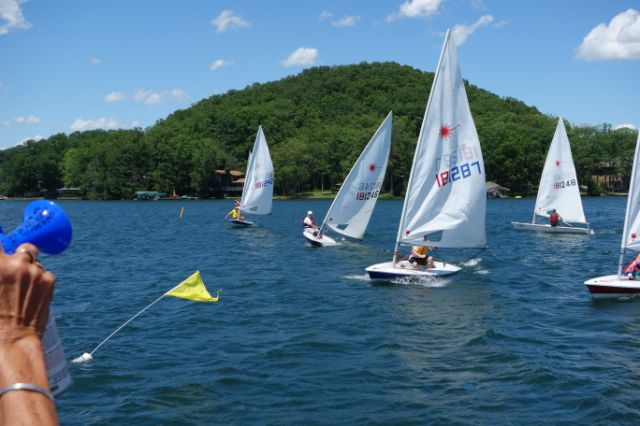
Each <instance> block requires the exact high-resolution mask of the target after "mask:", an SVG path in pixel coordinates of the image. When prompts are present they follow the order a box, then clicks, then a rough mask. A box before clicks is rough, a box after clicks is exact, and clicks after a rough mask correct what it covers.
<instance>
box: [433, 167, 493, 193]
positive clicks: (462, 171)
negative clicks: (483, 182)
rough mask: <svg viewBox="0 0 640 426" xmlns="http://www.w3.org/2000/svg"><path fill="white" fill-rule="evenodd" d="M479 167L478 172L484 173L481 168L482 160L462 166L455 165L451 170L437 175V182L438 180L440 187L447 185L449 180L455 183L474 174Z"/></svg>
mask: <svg viewBox="0 0 640 426" xmlns="http://www.w3.org/2000/svg"><path fill="white" fill-rule="evenodd" d="M476 169H477V171H478V174H479V175H481V174H482V169H480V162H479V161H474V162H473V163H465V164H461V165H460V166H453V167H452V168H451V169H450V170H445V171H444V172H441V173H438V174H437V175H436V182H438V188H440V187H443V186H445V185H446V184H448V183H449V182H451V183H453V182H455V181H457V180H460V179H466V178H468V177H469V176H471V175H472V174H473V172H474V171H475V170H476Z"/></svg>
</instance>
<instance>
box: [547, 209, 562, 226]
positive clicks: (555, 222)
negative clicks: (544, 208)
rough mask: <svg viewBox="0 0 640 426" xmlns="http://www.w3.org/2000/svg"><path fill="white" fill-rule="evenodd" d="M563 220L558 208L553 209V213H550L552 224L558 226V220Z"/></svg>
mask: <svg viewBox="0 0 640 426" xmlns="http://www.w3.org/2000/svg"><path fill="white" fill-rule="evenodd" d="M561 220H562V216H560V215H559V214H558V212H557V211H556V209H553V210H551V214H550V215H549V223H550V224H551V226H558V222H559V221H561Z"/></svg>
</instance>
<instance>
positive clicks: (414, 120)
mask: <svg viewBox="0 0 640 426" xmlns="http://www.w3.org/2000/svg"><path fill="white" fill-rule="evenodd" d="M432 80H433V73H425V72H422V71H419V70H416V69H414V68H411V67H408V66H402V65H398V64H396V63H388V62H387V63H361V64H358V65H347V66H336V67H316V68H311V69H307V70H305V71H303V72H301V73H300V74H298V75H296V76H291V77H287V78H284V79H282V80H279V81H275V82H270V83H265V84H253V85H251V86H249V87H247V88H245V89H243V90H231V91H229V92H227V93H225V94H222V95H215V96H211V97H209V98H207V99H203V100H201V101H200V102H198V103H196V104H195V105H193V106H192V107H190V108H188V109H185V110H179V111H176V112H174V113H173V114H171V115H170V116H168V117H167V118H166V119H164V120H161V121H159V122H158V123H156V124H155V125H154V126H152V127H149V128H148V129H146V130H141V129H135V130H117V131H102V130H98V131H87V132H76V133H72V134H70V135H65V134H57V135H54V136H51V137H49V138H48V139H45V140H42V141H39V142H34V141H29V142H27V143H25V144H23V145H21V146H18V147H15V148H11V149H8V150H5V151H2V152H0V161H1V162H2V163H1V165H0V185H1V186H0V191H1V192H0V193H5V194H7V195H23V194H25V193H34V192H39V191H43V190H45V191H49V192H48V193H49V194H52V193H54V192H55V189H56V188H60V187H62V186H66V187H80V188H83V190H85V191H86V195H87V196H88V197H90V198H108V199H120V198H131V196H132V195H133V193H134V192H135V191H138V190H157V191H161V192H170V191H172V190H173V189H175V191H176V192H177V193H178V194H190V195H197V196H205V197H206V196H208V195H209V194H210V193H211V188H212V187H213V186H214V185H215V183H216V182H217V175H216V173H215V170H216V169H222V168H227V169H240V170H244V167H245V164H246V159H247V155H248V152H249V149H250V148H251V146H252V145H253V142H254V140H255V135H256V132H257V129H258V126H259V125H262V127H263V129H264V132H265V135H266V138H267V141H268V143H269V147H270V150H271V156H272V158H273V162H274V167H275V174H276V179H275V181H276V193H279V194H286V195H295V194H296V193H299V192H301V191H307V190H311V189H322V188H329V187H331V186H332V185H333V184H335V183H340V182H341V181H342V180H343V179H344V177H345V176H346V174H347V173H348V171H349V169H350V168H351V166H352V164H353V162H354V161H355V159H356V158H357V157H358V155H359V154H360V152H361V150H362V149H363V147H364V146H365V145H366V144H367V142H368V141H369V139H370V138H371V136H372V135H373V133H374V132H375V130H376V129H377V128H378V126H379V125H380V124H381V122H382V120H383V119H384V117H385V116H386V114H387V113H388V112H389V111H393V113H394V117H393V144H392V154H391V160H390V164H389V168H388V172H387V178H386V180H385V190H391V191H393V192H394V193H395V194H396V195H397V194H400V193H401V192H402V191H403V190H404V186H405V184H406V180H407V178H408V171H409V169H410V167H411V160H412V156H413V150H414V148H415V143H416V139H417V136H418V133H419V130H420V125H421V122H422V117H423V114H424V110H425V106H426V102H427V98H428V94H429V90H430V88H431V83H432ZM467 94H468V97H469V101H470V104H471V111H472V114H473V117H474V120H475V123H476V127H477V129H478V134H479V136H480V142H481V144H482V149H483V154H484V160H485V168H486V173H487V179H488V180H494V181H497V182H498V183H500V184H501V185H503V186H506V187H508V188H511V190H512V193H526V192H532V191H534V190H535V187H536V186H537V183H538V180H539V178H540V173H541V170H542V166H543V162H544V158H545V155H546V151H547V149H548V147H549V144H550V142H551V138H552V136H553V132H554V130H555V126H556V122H557V117H552V116H548V115H545V114H542V113H540V112H539V111H538V110H537V109H536V108H534V107H530V106H527V105H525V104H524V103H522V102H520V101H518V100H515V99H512V98H506V99H505V98H500V97H498V96H496V95H494V94H492V93H490V92H488V91H486V90H483V89H480V88H478V87H475V86H473V85H468V86H467ZM567 115H568V116H570V115H571V111H567ZM566 124H567V125H568V127H567V131H568V134H569V139H570V141H571V144H572V149H573V152H574V161H575V163H576V167H577V169H578V177H579V179H580V181H581V183H582V184H583V185H588V186H589V187H590V189H591V190H594V191H595V190H597V189H598V188H597V186H596V185H595V184H594V182H593V180H592V178H591V176H592V175H594V174H596V173H598V172H599V171H600V169H601V168H602V165H603V164H605V162H606V164H608V165H609V166H611V165H612V164H613V165H614V166H613V167H609V168H608V169H607V172H608V173H619V174H623V175H628V174H629V172H630V170H629V169H630V162H631V158H632V153H633V148H634V143H635V140H636V134H637V133H636V132H633V131H629V130H626V129H621V130H616V131H613V130H612V129H611V126H610V125H602V126H599V127H572V126H571V125H570V123H566Z"/></svg>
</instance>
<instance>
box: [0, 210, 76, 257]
mask: <svg viewBox="0 0 640 426" xmlns="http://www.w3.org/2000/svg"><path fill="white" fill-rule="evenodd" d="M1 229H2V228H0V232H1ZM0 242H1V243H2V247H3V249H4V252H5V253H7V254H12V253H14V252H15V251H16V248H18V246H19V245H20V244H22V243H31V244H33V245H34V246H36V247H37V248H38V250H39V251H41V252H43V253H48V254H58V253H62V252H63V251H64V250H65V249H66V248H67V247H69V244H70V243H71V222H70V221H69V217H68V216H67V214H66V213H65V212H64V210H62V207H60V206H59V205H57V204H55V203H54V202H52V201H46V200H37V201H34V202H32V203H30V204H29V205H28V206H27V208H26V209H25V210H24V215H23V223H22V225H20V226H18V227H17V228H16V229H14V230H13V231H11V232H9V233H8V234H6V235H5V234H4V233H0Z"/></svg>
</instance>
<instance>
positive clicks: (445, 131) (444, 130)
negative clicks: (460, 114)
mask: <svg viewBox="0 0 640 426" xmlns="http://www.w3.org/2000/svg"><path fill="white" fill-rule="evenodd" d="M457 128H458V126H455V127H451V126H449V125H448V124H447V123H444V124H443V125H442V126H440V136H441V137H443V138H445V139H448V138H449V137H450V136H451V134H452V133H453V131H454V130H455V129H457Z"/></svg>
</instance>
